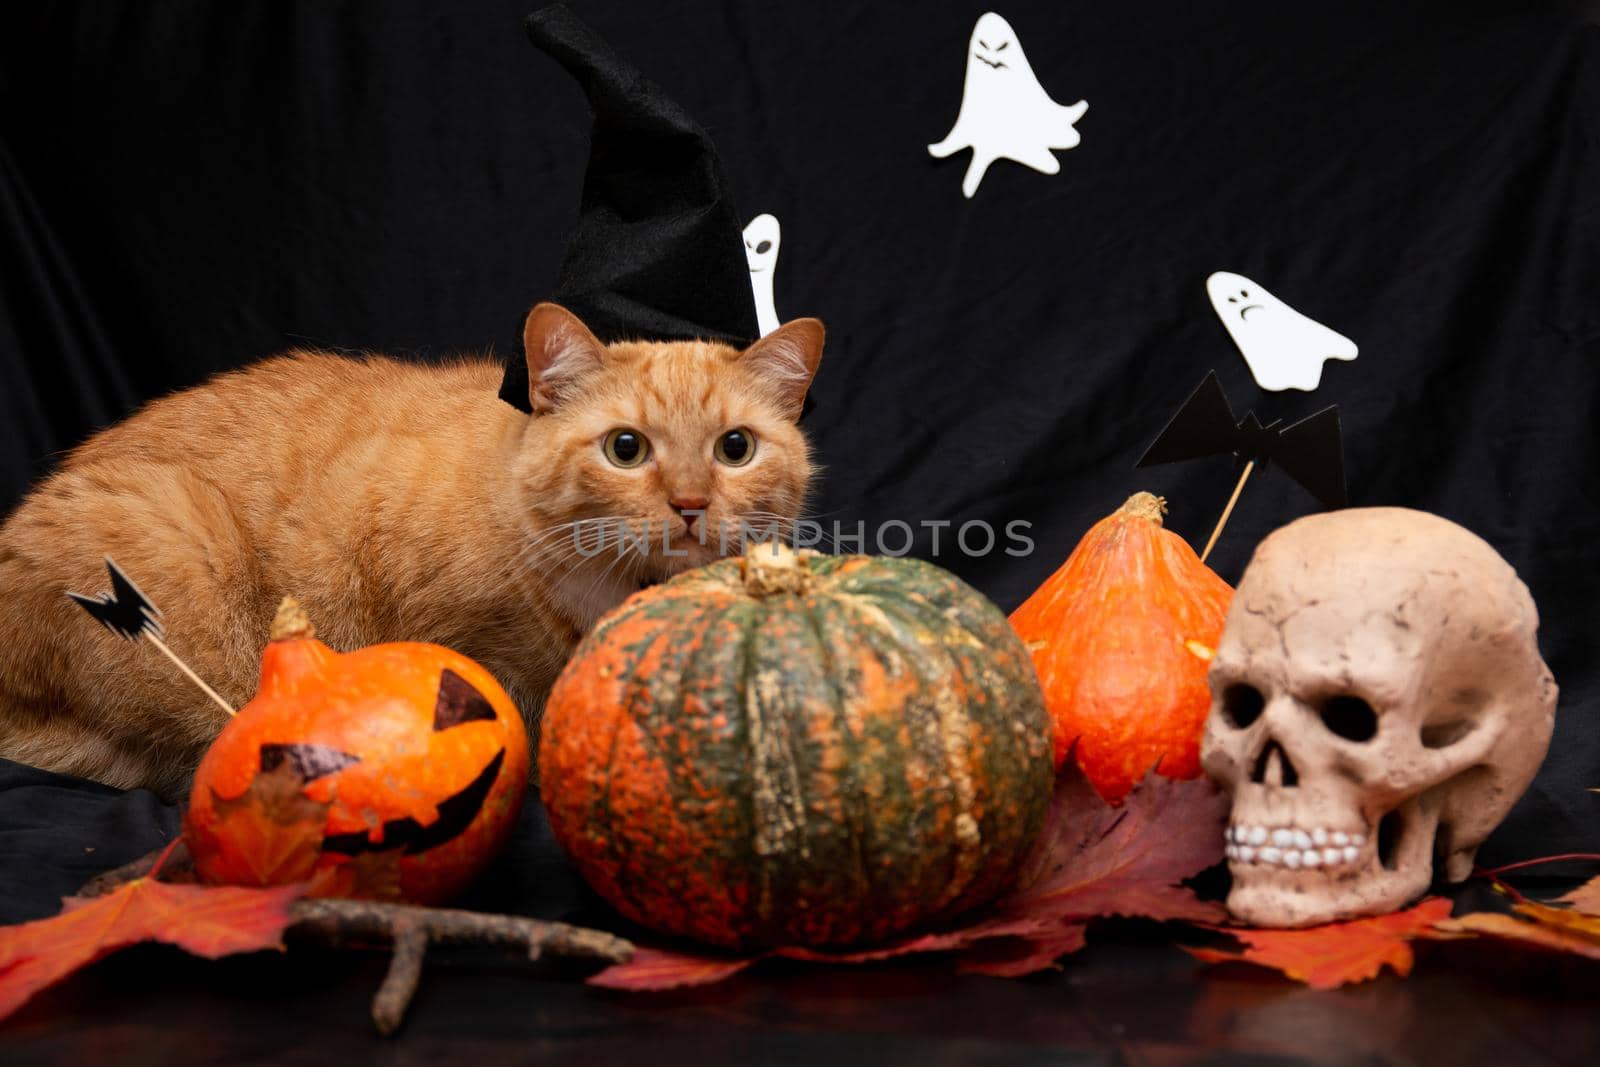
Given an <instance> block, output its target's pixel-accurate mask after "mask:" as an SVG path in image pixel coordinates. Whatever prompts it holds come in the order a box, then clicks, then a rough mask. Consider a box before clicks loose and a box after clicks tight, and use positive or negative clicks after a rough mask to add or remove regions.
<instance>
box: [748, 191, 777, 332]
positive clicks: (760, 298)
mask: <svg viewBox="0 0 1600 1067" xmlns="http://www.w3.org/2000/svg"><path fill="white" fill-rule="evenodd" d="M782 236H783V230H782V227H780V226H779V225H778V220H777V219H776V218H774V217H773V216H771V215H757V216H756V217H755V218H753V219H751V220H750V225H748V226H746V227H745V228H744V254H745V257H746V258H747V259H748V260H749V261H750V287H751V288H752V289H753V290H755V294H756V324H757V325H758V326H760V328H761V336H762V337H765V336H766V335H767V334H769V333H771V332H772V331H773V330H776V329H777V328H778V311H777V308H776V307H774V306H773V302H772V276H773V275H774V274H776V273H777V272H778V244H779V242H780V240H781V239H782Z"/></svg>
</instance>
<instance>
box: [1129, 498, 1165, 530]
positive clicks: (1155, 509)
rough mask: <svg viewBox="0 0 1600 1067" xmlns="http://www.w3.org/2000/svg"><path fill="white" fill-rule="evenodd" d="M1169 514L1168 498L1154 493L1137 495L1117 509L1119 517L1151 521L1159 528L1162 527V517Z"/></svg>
mask: <svg viewBox="0 0 1600 1067" xmlns="http://www.w3.org/2000/svg"><path fill="white" fill-rule="evenodd" d="M1166 513H1167V498H1166V497H1164V496H1156V495H1155V494H1154V493H1135V494H1133V495H1132V496H1130V497H1129V498H1128V500H1127V502H1126V503H1124V504H1123V505H1122V506H1121V507H1120V508H1118V509H1117V514H1118V515H1128V516H1131V517H1133V518H1138V519H1149V520H1150V521H1151V522H1153V523H1155V524H1156V525H1157V526H1160V525H1161V516H1163V515H1165V514H1166Z"/></svg>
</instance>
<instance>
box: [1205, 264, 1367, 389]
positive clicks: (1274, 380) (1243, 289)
mask: <svg viewBox="0 0 1600 1067" xmlns="http://www.w3.org/2000/svg"><path fill="white" fill-rule="evenodd" d="M1206 295H1208V296H1209V297H1210V298H1211V307H1212V309H1213V310H1215V311H1216V313H1217V317H1218V318H1219V319H1221V320H1222V325H1223V326H1225V327H1227V329H1228V333H1229V335H1231V336H1232V337H1233V343H1234V344H1236V345H1238V346H1239V352H1240V353H1241V354H1242V355H1243V356H1244V361H1245V362H1246V363H1248V364H1249V365H1250V373H1251V374H1252V375H1254V376H1255V379H1256V384H1257V385H1259V386H1261V388H1263V389H1270V390H1272V391H1274V392H1278V391H1282V390H1284V389H1304V390H1306V391H1308V392H1309V391H1310V390H1312V389H1315V388H1316V387H1317V386H1318V385H1319V384H1321V382H1322V364H1323V363H1324V362H1325V361H1327V360H1330V359H1355V358H1356V344H1355V342H1354V341H1352V340H1350V338H1348V337H1346V336H1344V334H1342V333H1336V332H1335V331H1333V330H1330V329H1328V327H1326V326H1324V325H1322V323H1320V322H1317V321H1316V320H1315V319H1308V318H1306V317H1305V316H1304V315H1302V314H1300V312H1298V311H1296V310H1295V309H1294V308H1292V307H1290V306H1289V305H1288V304H1285V303H1284V302H1283V301H1282V300H1279V299H1278V298H1277V297H1275V296H1273V295H1272V294H1271V293H1269V292H1267V291H1266V290H1265V289H1263V288H1262V287H1261V286H1259V285H1257V284H1256V283H1255V282H1253V281H1251V280H1250V279H1249V278H1246V277H1244V276H1243V275H1242V274H1231V273H1229V272H1228V271H1225V270H1219V271H1217V272H1216V273H1215V274H1213V275H1211V277H1209V278H1207V279H1206Z"/></svg>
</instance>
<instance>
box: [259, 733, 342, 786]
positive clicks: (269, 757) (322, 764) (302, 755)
mask: <svg viewBox="0 0 1600 1067" xmlns="http://www.w3.org/2000/svg"><path fill="white" fill-rule="evenodd" d="M285 762H287V763H288V764H289V769H290V770H292V771H294V773H295V774H296V775H298V776H299V778H300V780H301V781H303V782H309V781H312V780H314V779H317V778H321V777H322V776H323V775H325V774H332V773H333V772H334V771H342V770H344V769H345V768H346V767H348V766H350V764H352V763H360V762H361V757H360V756H352V755H351V754H350V753H348V752H341V751H340V750H339V749H336V748H332V747H330V746H328V745H279V744H270V743H269V744H265V745H262V746H261V772H262V773H263V774H269V773H271V772H272V771H275V770H277V769H278V768H279V767H281V766H283V765H284V763H285Z"/></svg>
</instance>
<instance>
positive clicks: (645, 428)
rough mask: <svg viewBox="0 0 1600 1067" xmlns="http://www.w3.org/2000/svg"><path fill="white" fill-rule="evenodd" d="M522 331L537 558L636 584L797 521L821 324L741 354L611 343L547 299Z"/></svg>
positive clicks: (796, 326) (527, 495) (531, 525)
mask: <svg viewBox="0 0 1600 1067" xmlns="http://www.w3.org/2000/svg"><path fill="white" fill-rule="evenodd" d="M524 342H525V345H526V348H527V353H528V368H529V379H530V382H531V387H530V401H531V405H532V407H533V411H534V414H533V417H532V419H531V421H530V424H529V428H528V436H527V439H526V442H525V445H524V449H523V454H522V457H521V459H520V460H519V464H518V470H517V477H518V484H519V488H520V491H521V492H522V494H523V499H522V501H521V506H522V508H523V509H524V514H525V516H526V525H527V528H528V530H529V534H530V544H531V551H532V558H533V559H534V560H535V561H536V565H538V566H541V567H543V568H546V569H548V570H549V571H551V572H552V573H553V574H554V575H556V576H559V572H562V571H563V570H564V571H565V572H566V573H569V574H572V575H579V576H582V577H583V578H584V580H586V581H591V582H593V581H595V580H596V578H597V576H599V575H601V574H603V575H604V576H605V580H606V584H610V585H617V584H621V585H624V586H626V585H628V584H630V583H631V584H632V585H634V586H637V585H639V584H643V583H647V582H650V581H657V580H660V579H661V578H664V577H667V576H669V575H671V574H674V573H677V572H678V571H682V570H685V569H687V568H689V567H693V566H699V565H700V564H703V563H707V562H709V561H711V560H712V559H715V558H717V557H719V556H721V555H724V554H736V553H738V552H739V551H740V550H741V548H742V547H743V544H742V542H741V538H742V537H743V536H747V535H749V534H751V533H753V532H754V531H758V530H761V529H765V528H767V527H769V526H771V525H772V524H773V523H774V522H776V523H777V527H778V529H779V531H780V532H782V533H788V532H789V531H790V529H792V521H793V520H794V519H795V518H796V517H797V516H798V515H799V513H800V508H801V506H802V503H803V501H804V499H805V494H806V489H807V486H808V484H809V482H810V479H811V473H812V467H811V461H810V454H809V449H808V447H807V444H806V440H805V437H804V435H803V434H802V433H801V432H800V429H799V427H797V426H796V425H795V420H796V419H797V418H798V416H799V412H800V408H801V404H802V403H803V401H804V398H805V392H806V389H807V387H808V386H809V385H810V382H811V377H812V375H813V374H814V373H815V371H816V367H817V363H818V361H819V360H820V359H821V355H822V326H821V324H820V323H818V322H816V320H814V319H801V320H797V321H796V322H791V323H789V324H787V325H785V326H783V327H781V328H780V329H779V330H778V331H776V332H774V333H772V334H769V335H768V336H767V337H766V338H763V339H762V340H761V341H758V342H756V343H755V344H753V345H751V346H750V347H749V348H748V349H746V350H744V351H743V352H740V351H738V350H737V349H734V348H731V347H729V346H727V345H721V344H715V343H709V342H700V341H686V342H668V343H655V342H619V343H616V344H612V345H609V346H606V345H602V344H601V343H600V342H599V341H598V340H596V339H595V338H594V336H593V335H592V334H591V333H590V332H589V331H588V329H587V328H585V327H584V326H583V325H582V323H581V322H579V321H578V319H577V318H575V317H574V316H572V315H571V314H570V313H569V312H567V311H565V310H564V309H562V308H559V307H556V306H555V305H551V304H541V305H539V306H538V307H537V308H535V309H534V311H533V313H532V314H530V315H529V317H528V324H527V327H526V329H525V330H524ZM785 520H787V521H785ZM680 553H681V555H680Z"/></svg>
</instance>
